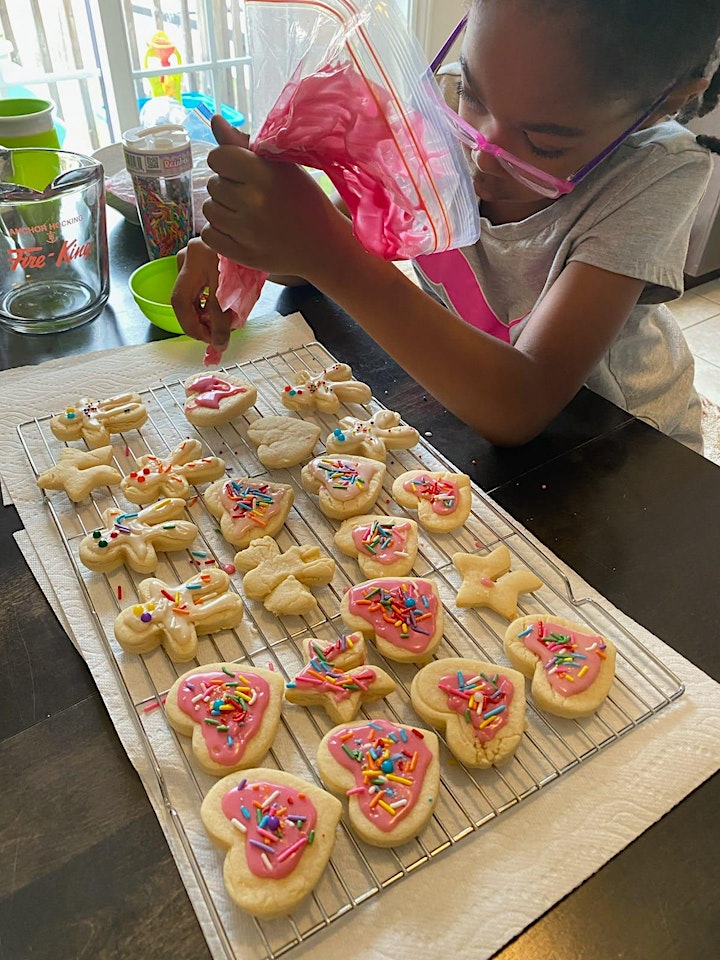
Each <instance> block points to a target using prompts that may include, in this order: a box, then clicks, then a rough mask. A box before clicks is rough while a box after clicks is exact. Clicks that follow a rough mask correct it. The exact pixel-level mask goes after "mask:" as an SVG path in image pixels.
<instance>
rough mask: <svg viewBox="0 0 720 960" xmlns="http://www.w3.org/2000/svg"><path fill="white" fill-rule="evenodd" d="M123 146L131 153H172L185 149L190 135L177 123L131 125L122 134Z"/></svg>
mask: <svg viewBox="0 0 720 960" xmlns="http://www.w3.org/2000/svg"><path fill="white" fill-rule="evenodd" d="M122 139H123V146H124V147H125V149H126V150H129V151H130V152H132V153H146V154H147V153H158V154H160V153H174V152H175V151H180V150H184V149H186V147H187V146H188V144H189V143H190V136H189V134H188V132H187V130H186V129H185V127H181V126H180V124H178V123H163V124H160V126H157V127H133V129H132V130H126V131H125V133H124V134H123V135H122Z"/></svg>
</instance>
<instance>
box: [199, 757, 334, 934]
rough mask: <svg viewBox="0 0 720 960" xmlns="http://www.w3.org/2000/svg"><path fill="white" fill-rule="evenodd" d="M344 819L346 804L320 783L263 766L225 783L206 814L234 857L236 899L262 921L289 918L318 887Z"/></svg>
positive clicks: (229, 881) (228, 880) (228, 878)
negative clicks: (337, 830) (337, 831)
mask: <svg viewBox="0 0 720 960" xmlns="http://www.w3.org/2000/svg"><path fill="white" fill-rule="evenodd" d="M258 811H259V815H258ZM341 814H342V804H341V803H340V801H339V800H337V799H336V798H335V797H333V796H331V795H330V794H329V793H327V792H326V791H325V790H321V789H320V788H319V787H316V786H315V784H313V783H308V782H307V781H305V780H301V779H300V778H299V777H295V776H293V775H292V774H290V773H285V772H284V771H280V770H271V769H269V768H262V767H260V768H256V769H253V770H245V771H241V772H239V773H232V774H230V775H229V776H227V777H223V779H222V780H219V781H218V782H217V783H216V784H215V785H214V786H213V787H211V789H210V791H209V792H208V794H207V796H206V797H205V799H204V800H203V802H202V806H201V808H200V815H201V817H202V821H203V824H204V825H205V829H206V830H207V832H208V834H209V835H210V837H211V838H212V839H213V840H214V841H215V843H216V844H218V846H219V847H221V848H222V849H224V850H227V855H226V857H225V863H224V865H223V878H224V880H225V887H226V888H227V891H228V893H229V895H230V897H231V898H232V899H233V901H234V902H235V903H236V904H237V905H238V906H239V907H241V908H242V909H243V910H247V912H248V913H250V914H252V915H253V916H254V917H261V918H262V919H269V918H271V917H278V916H282V915H283V914H287V913H290V912H291V911H293V910H294V909H295V907H297V906H298V905H299V904H300V903H301V901H302V900H303V899H304V898H305V897H306V896H307V895H308V894H309V893H310V892H311V890H312V889H313V888H314V887H315V886H316V885H317V883H318V881H319V880H320V877H321V876H322V873H323V870H324V869H325V867H326V866H327V862H328V860H329V859H330V855H331V854H332V851H333V846H334V845H335V829H336V827H337V825H338V823H339V821H340V816H341Z"/></svg>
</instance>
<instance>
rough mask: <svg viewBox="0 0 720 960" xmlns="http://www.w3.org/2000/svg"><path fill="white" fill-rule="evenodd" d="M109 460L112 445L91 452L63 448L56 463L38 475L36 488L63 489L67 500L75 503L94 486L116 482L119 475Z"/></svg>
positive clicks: (111, 456)
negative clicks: (68, 498)
mask: <svg viewBox="0 0 720 960" xmlns="http://www.w3.org/2000/svg"><path fill="white" fill-rule="evenodd" d="M112 458H113V448H112V446H107V447H97V448H96V449H95V450H76V449H74V448H73V447H63V449H62V450H61V451H60V459H59V460H58V462H57V463H56V464H55V466H53V467H50V468H49V469H47V470H45V471H43V473H41V474H40V476H39V477H38V478H37V485H38V486H39V487H41V488H42V489H43V490H64V491H65V493H66V494H67V495H68V496H69V497H70V499H71V500H73V501H74V502H75V503H79V501H80V500H84V499H85V497H87V495H88V494H89V493H90V492H91V491H92V490H96V489H97V488H98V487H105V486H110V485H112V484H114V483H120V480H121V479H122V476H121V474H120V472H119V471H118V470H116V469H115V467H113V466H111V463H112Z"/></svg>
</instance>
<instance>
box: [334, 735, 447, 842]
mask: <svg viewBox="0 0 720 960" xmlns="http://www.w3.org/2000/svg"><path fill="white" fill-rule="evenodd" d="M317 765H318V771H319V773H320V776H321V778H322V780H323V782H324V783H325V785H326V786H327V788H328V789H329V790H331V791H332V792H333V793H336V794H338V795H340V796H346V797H347V798H348V815H349V817H350V825H351V826H352V828H353V830H354V831H355V833H356V834H357V835H358V836H359V837H360V838H361V839H362V840H364V841H365V842H366V843H369V844H372V845H373V846H375V847H396V846H400V845H401V844H403V843H406V842H407V841H408V840H410V839H411V838H412V837H414V836H416V835H417V834H418V833H420V831H421V830H422V829H423V827H424V826H425V825H426V823H427V822H428V820H429V819H430V817H431V816H432V813H433V810H434V809H435V804H436V803H437V798H438V790H439V788H440V760H439V751H438V739H437V736H436V735H435V734H434V733H433V732H432V731H431V730H423V729H421V728H418V727H411V726H405V725H404V724H397V723H392V722H390V721H389V720H380V719H377V720H356V721H354V722H352V723H344V724H341V725H340V726H337V727H334V728H333V729H332V730H331V731H330V732H329V733H327V734H326V735H325V736H324V737H323V739H322V740H321V742H320V746H319V747H318V754H317Z"/></svg>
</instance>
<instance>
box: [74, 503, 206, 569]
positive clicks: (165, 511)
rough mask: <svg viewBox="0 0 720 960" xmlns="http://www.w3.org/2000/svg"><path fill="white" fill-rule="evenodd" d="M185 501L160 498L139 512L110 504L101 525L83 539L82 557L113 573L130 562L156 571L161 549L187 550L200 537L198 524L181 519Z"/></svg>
mask: <svg viewBox="0 0 720 960" xmlns="http://www.w3.org/2000/svg"><path fill="white" fill-rule="evenodd" d="M184 512H185V501H184V500H180V499H179V498H178V497H173V498H169V499H167V500H158V502H157V503H154V504H153V505H152V506H150V507H145V509H144V510H141V511H140V512H139V513H124V512H123V511H122V510H121V509H120V508H119V507H110V508H109V509H108V510H105V511H104V512H103V513H102V521H103V525H104V526H103V527H98V528H97V529H96V530H93V532H92V533H89V534H88V535H87V536H86V537H83V539H82V540H81V541H80V560H81V561H82V563H84V564H85V566H86V567H87V568H88V570H94V571H95V572H96V573H110V572H111V571H112V570H115V569H116V568H117V567H120V566H122V564H123V563H126V564H127V565H128V566H129V567H131V568H132V569H133V570H135V571H136V572H137V573H152V571H153V570H154V569H155V567H157V565H158V556H157V551H158V550H162V551H165V550H183V549H184V548H185V547H189V546H190V544H191V543H192V542H193V540H194V539H195V537H196V536H197V527H196V526H195V524H194V523H190V521H189V520H183V519H181V518H182V516H183V514H184Z"/></svg>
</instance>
